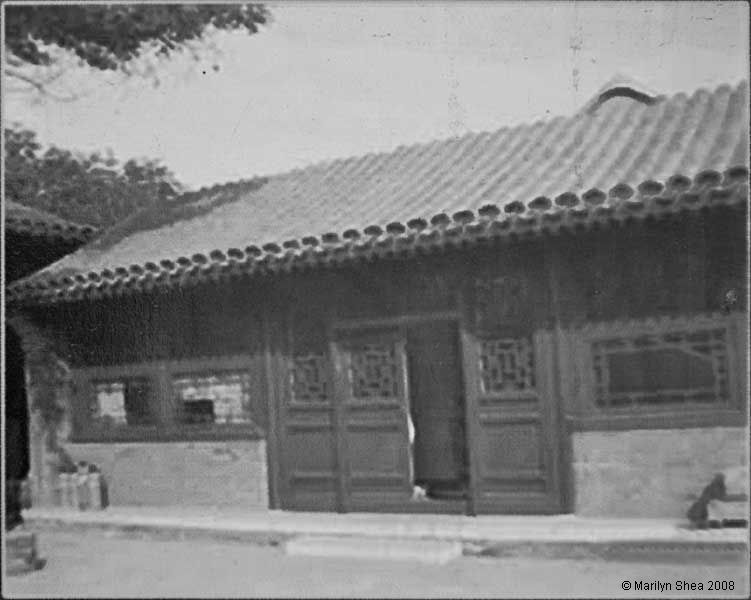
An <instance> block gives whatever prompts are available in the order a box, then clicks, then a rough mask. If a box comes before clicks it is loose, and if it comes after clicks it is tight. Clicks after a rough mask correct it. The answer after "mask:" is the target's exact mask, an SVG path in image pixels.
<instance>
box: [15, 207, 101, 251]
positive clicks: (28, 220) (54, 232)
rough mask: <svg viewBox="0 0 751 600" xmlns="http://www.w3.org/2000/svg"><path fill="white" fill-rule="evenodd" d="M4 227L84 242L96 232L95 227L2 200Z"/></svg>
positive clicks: (29, 233) (28, 233)
mask: <svg viewBox="0 0 751 600" xmlns="http://www.w3.org/2000/svg"><path fill="white" fill-rule="evenodd" d="M4 205H5V206H4V208H5V228H6V230H8V231H13V232H15V233H21V234H26V235H32V236H40V237H47V238H54V239H64V240H77V241H80V242H85V241H88V240H89V239H91V238H92V237H93V236H94V235H95V234H96V232H97V229H96V228H95V227H92V226H90V225H81V224H79V223H73V222H72V221H67V220H66V219H63V218H61V217H58V216H57V215H53V214H51V213H48V212H45V211H42V210H39V209H37V208H32V207H30V206H26V205H24V204H19V203H18V202H14V201H13V200H5V201H4Z"/></svg>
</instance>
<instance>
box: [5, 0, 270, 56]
mask: <svg viewBox="0 0 751 600" xmlns="http://www.w3.org/2000/svg"><path fill="white" fill-rule="evenodd" d="M268 20H269V13H268V11H267V10H266V8H265V7H264V6H263V5H261V4H186V5H181V4H158V5H151V4H80V5H72V4H65V5H50V4H47V5H28V6H27V5H12V6H6V7H5V21H6V23H5V46H6V51H8V52H9V53H10V54H11V55H13V56H14V57H16V58H17V59H19V60H20V61H22V62H25V63H28V64H32V65H48V64H50V62H51V61H52V57H51V55H50V54H49V53H48V52H47V51H46V50H45V49H44V46H45V45H54V46H58V47H60V48H63V49H65V50H69V51H71V52H73V53H74V54H75V55H76V56H78V57H79V58H80V59H81V60H82V61H83V62H85V63H86V64H88V65H89V66H91V67H93V68H95V69H100V70H111V71H114V70H118V69H123V70H125V68H126V66H127V64H128V63H129V62H130V61H132V60H134V59H136V58H138V57H139V56H141V55H142V54H143V53H144V51H145V50H147V49H156V51H157V53H159V54H163V55H165V56H169V55H170V54H171V53H172V52H175V51H180V50H183V49H184V48H185V47H186V44H187V43H188V42H190V41H197V40H201V39H203V37H204V34H205V33H206V32H207V31H208V30H209V29H211V28H215V29H223V30H228V31H231V30H245V31H247V32H248V33H251V34H253V33H256V32H257V31H258V26H259V25H263V24H265V23H266V22H267V21H268Z"/></svg>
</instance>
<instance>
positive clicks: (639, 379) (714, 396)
mask: <svg viewBox="0 0 751 600" xmlns="http://www.w3.org/2000/svg"><path fill="white" fill-rule="evenodd" d="M726 337H727V335H726V330H725V329H724V328H709V329H702V330H695V331H670V332H666V333H658V334H645V335H638V336H633V337H626V336H624V337H617V338H616V337H613V338H609V339H604V340H598V341H596V342H593V343H592V357H593V369H594V378H595V401H596V403H597V405H598V406H600V407H613V408H617V407H625V406H639V405H663V404H676V403H709V404H725V403H727V402H728V400H729V390H728V359H727V339H726Z"/></svg>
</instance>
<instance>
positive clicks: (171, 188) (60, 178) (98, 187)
mask: <svg viewBox="0 0 751 600" xmlns="http://www.w3.org/2000/svg"><path fill="white" fill-rule="evenodd" d="M41 149H42V148H41V145H40V144H39V142H38V141H37V139H36V134H35V133H34V132H33V131H29V130H26V129H21V128H18V127H10V128H6V129H5V193H6V197H7V198H8V199H10V200H14V201H16V202H19V203H21V204H24V205H26V206H30V207H32V208H37V209H40V210H44V211H47V212H50V213H52V214H55V215H58V216H60V217H62V218H64V219H67V220H70V221H74V222H76V223H80V224H86V225H94V226H97V227H108V226H111V225H113V224H115V223H117V222H119V221H121V220H122V219H124V218H125V217H128V216H130V215H132V214H133V213H134V212H136V211H138V210H140V209H142V208H146V207H150V206H157V205H159V204H161V203H162V202H164V201H166V200H168V199H170V198H174V197H175V195H176V194H177V193H179V192H180V191H181V189H182V186H181V185H180V184H179V183H178V181H177V180H176V179H175V177H174V176H173V175H172V173H171V172H170V171H169V169H167V167H165V166H164V165H161V164H159V162H158V161H153V160H140V161H139V160H134V159H131V160H128V161H126V162H125V163H124V164H120V162H119V161H117V159H116V158H115V157H114V156H112V155H111V153H110V154H105V155H102V154H101V153H98V152H94V153H92V154H89V155H85V154H80V153H73V152H70V151H69V150H65V149H63V148H58V147H56V146H50V147H49V148H47V149H46V150H45V151H44V152H43V153H41V154H40V150H41Z"/></svg>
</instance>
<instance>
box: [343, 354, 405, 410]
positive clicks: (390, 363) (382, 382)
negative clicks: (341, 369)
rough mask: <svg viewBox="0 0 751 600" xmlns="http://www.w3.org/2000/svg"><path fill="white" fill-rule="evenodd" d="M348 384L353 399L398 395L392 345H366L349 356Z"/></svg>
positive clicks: (394, 355)
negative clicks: (350, 386)
mask: <svg viewBox="0 0 751 600" xmlns="http://www.w3.org/2000/svg"><path fill="white" fill-rule="evenodd" d="M351 356H352V361H351V366H350V372H349V376H350V382H351V385H352V394H353V395H354V397H355V398H394V397H396V396H397V395H398V389H397V372H398V371H397V364H396V360H397V359H396V352H395V350H394V347H393V346H392V345H388V346H386V345H383V344H368V345H366V346H361V347H359V348H357V349H356V350H354V351H353V352H352V354H351Z"/></svg>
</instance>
